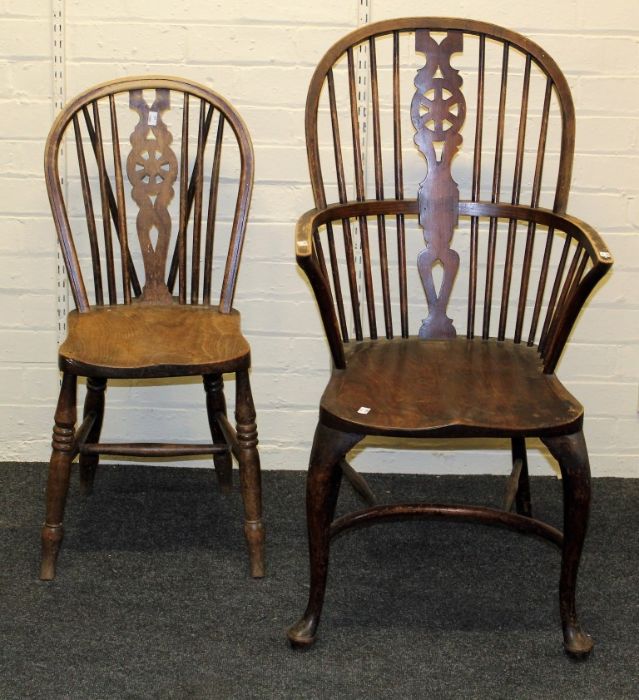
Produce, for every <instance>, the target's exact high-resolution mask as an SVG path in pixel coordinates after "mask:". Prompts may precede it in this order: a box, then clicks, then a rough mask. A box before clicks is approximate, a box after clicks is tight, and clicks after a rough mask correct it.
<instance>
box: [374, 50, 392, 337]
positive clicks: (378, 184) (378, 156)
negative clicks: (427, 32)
mask: <svg viewBox="0 0 639 700" xmlns="http://www.w3.org/2000/svg"><path fill="white" fill-rule="evenodd" d="M368 59H369V61H370V67H371V100H372V106H373V150H374V157H375V197H376V198H377V199H384V167H383V164H382V140H381V134H380V129H381V127H380V121H379V86H378V82H377V54H376V52H375V42H374V41H373V40H372V39H371V40H370V42H369V56H368ZM377 234H378V240H379V258H380V266H379V267H380V273H381V277H382V302H383V305H384V328H385V331H386V337H387V338H392V337H393V317H392V312H391V300H390V281H389V274H388V253H387V251H386V221H385V219H384V217H383V216H378V217H377Z"/></svg>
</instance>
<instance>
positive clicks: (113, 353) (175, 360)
mask: <svg viewBox="0 0 639 700" xmlns="http://www.w3.org/2000/svg"><path fill="white" fill-rule="evenodd" d="M67 328H68V332H67V337H66V340H65V341H64V343H63V344H62V346H61V347H60V352H59V364H60V369H61V370H62V371H63V372H73V373H75V374H88V375H90V376H94V377H120V378H125V377H179V376H190V375H198V374H213V373H216V374H219V373H221V372H234V371H236V370H238V369H246V368H248V367H249V365H250V347H249V344H248V343H247V341H246V340H245V338H244V337H243V336H242V334H241V331H240V315H239V313H238V312H237V311H231V312H230V313H228V314H223V313H220V312H219V310H218V309H216V308H212V307H206V306H186V305H183V304H175V305H173V306H148V305H142V304H130V305H129V304H127V305H117V306H104V307H96V308H92V309H91V310H90V311H88V312H87V313H82V314H81V313H78V312H77V311H71V312H70V313H69V315H68V318H67Z"/></svg>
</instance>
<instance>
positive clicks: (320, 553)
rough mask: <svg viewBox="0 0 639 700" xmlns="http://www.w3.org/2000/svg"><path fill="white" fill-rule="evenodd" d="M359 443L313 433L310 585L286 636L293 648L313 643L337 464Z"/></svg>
mask: <svg viewBox="0 0 639 700" xmlns="http://www.w3.org/2000/svg"><path fill="white" fill-rule="evenodd" d="M361 439H362V436H361V435H355V434H348V433H343V432H340V431H336V430H332V429H331V428H327V427H326V426H324V425H322V423H319V424H318V425H317V429H316V430H315V438H314V440H313V449H312V451H311V459H310V463H309V467H308V476H307V479H306V520H307V526H308V547H309V558H310V570H311V572H310V573H311V585H310V590H309V597H308V604H307V606H306V610H305V612H304V615H302V617H301V618H300V619H299V620H298V621H297V622H296V623H295V624H294V625H292V626H291V627H289V629H288V632H287V634H288V639H289V641H290V642H291V644H292V645H293V646H295V647H300V648H304V647H308V646H310V645H311V644H313V642H314V641H315V633H316V631H317V626H318V624H319V621H320V615H321V614H322V607H323V604H324V592H325V590H326V577H327V575H328V554H329V544H330V537H331V533H330V526H331V521H332V520H333V517H334V515H335V507H336V505H337V496H338V493H339V486H340V482H341V478H342V470H341V468H340V463H341V462H342V460H343V459H344V457H345V456H346V453H347V452H348V451H349V450H350V449H351V448H352V447H354V446H355V445H356V444H357V443H358V442H359V441H360V440H361Z"/></svg>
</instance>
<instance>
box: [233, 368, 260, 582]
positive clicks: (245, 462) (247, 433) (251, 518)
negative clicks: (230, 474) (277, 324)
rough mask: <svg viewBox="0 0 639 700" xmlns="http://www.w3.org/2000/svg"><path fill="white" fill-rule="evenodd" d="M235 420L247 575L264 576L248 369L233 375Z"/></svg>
mask: <svg viewBox="0 0 639 700" xmlns="http://www.w3.org/2000/svg"><path fill="white" fill-rule="evenodd" d="M235 421H236V425H237V430H236V436H237V448H238V462H239V467H240V485H241V488H242V500H243V501H244V536H245V537H246V541H247V544H248V549H249V559H250V564H251V576H253V577H255V578H260V577H262V576H264V525H263V524H262V486H261V482H260V457H259V454H258V451H257V425H256V423H255V406H254V405H253V396H252V394H251V385H250V381H249V374H248V370H246V369H245V370H239V371H238V372H237V374H236V379H235Z"/></svg>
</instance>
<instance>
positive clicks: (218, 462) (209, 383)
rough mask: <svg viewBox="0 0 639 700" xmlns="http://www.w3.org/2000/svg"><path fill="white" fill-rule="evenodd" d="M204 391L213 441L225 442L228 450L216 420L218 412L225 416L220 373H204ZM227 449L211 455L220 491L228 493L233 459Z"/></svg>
mask: <svg viewBox="0 0 639 700" xmlns="http://www.w3.org/2000/svg"><path fill="white" fill-rule="evenodd" d="M204 391H205V392H206V413H207V415H208V419H209V429H210V431H211V437H212V438H213V442H214V443H218V444H226V445H227V447H228V449H229V451H230V450H231V445H230V444H229V443H228V441H227V440H226V436H225V434H224V430H222V428H221V427H220V424H219V420H218V415H219V414H221V415H223V416H224V417H225V418H226V399H225V398H224V380H223V379H222V375H210V374H209V375H205V376H204ZM229 451H227V452H222V453H220V454H214V455H213V465H214V466H215V472H216V474H217V483H218V485H219V487H220V491H222V493H230V492H231V489H232V487H233V460H232V459H231V454H230V452H229Z"/></svg>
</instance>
